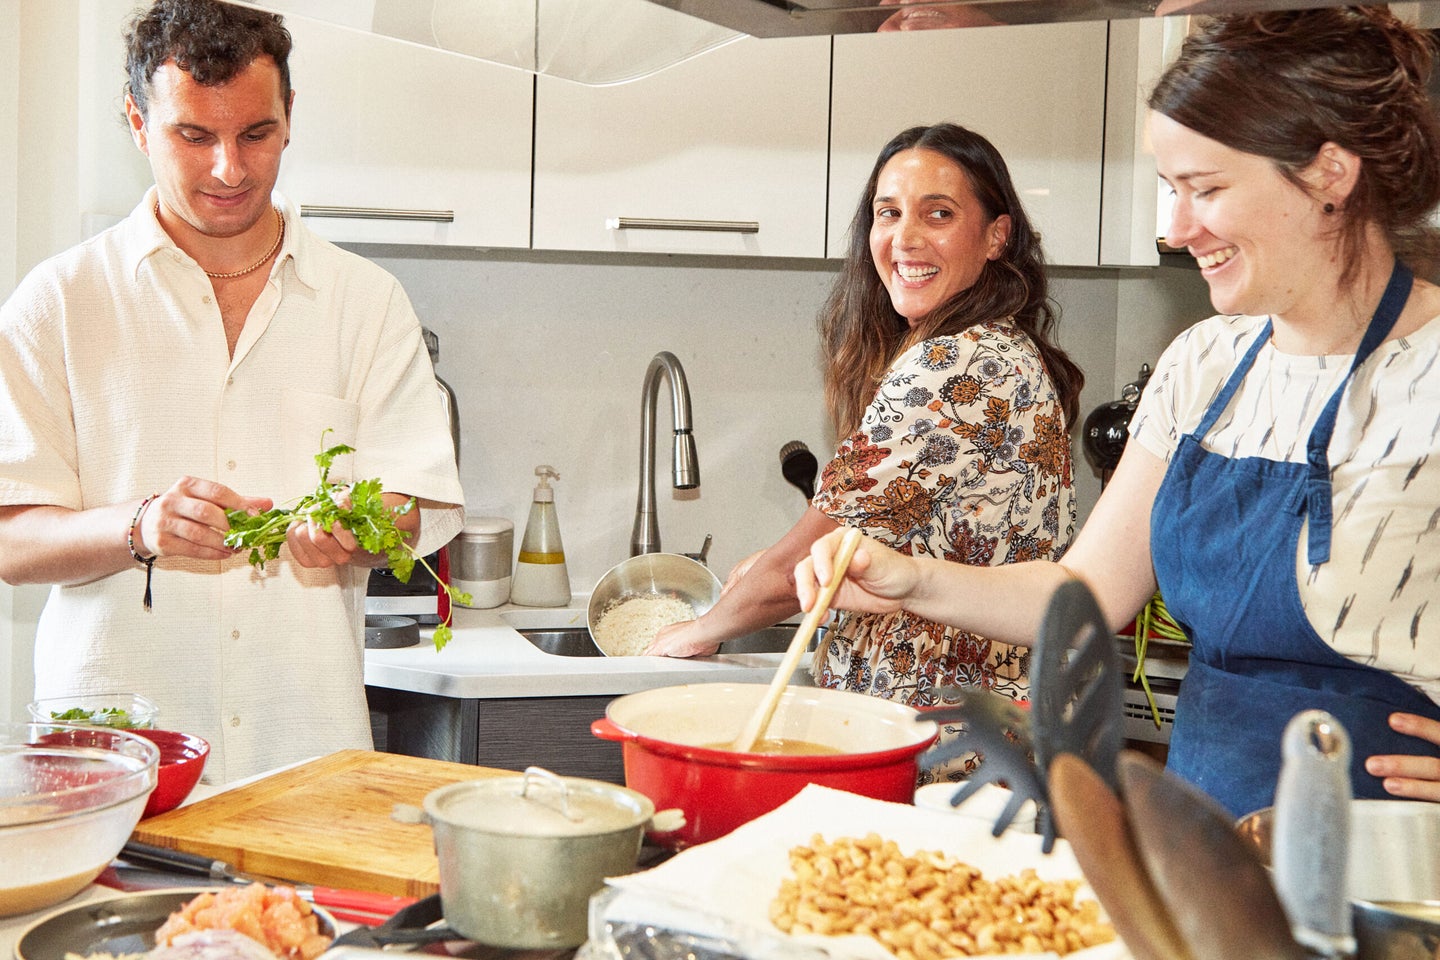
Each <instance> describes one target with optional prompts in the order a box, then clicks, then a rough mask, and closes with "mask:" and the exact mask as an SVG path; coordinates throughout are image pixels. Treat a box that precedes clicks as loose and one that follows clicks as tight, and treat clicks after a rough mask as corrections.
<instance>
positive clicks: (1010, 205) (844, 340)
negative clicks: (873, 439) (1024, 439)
mask: <svg viewBox="0 0 1440 960" xmlns="http://www.w3.org/2000/svg"><path fill="white" fill-rule="evenodd" d="M904 150H933V151H935V152H936V153H939V154H942V155H944V156H945V157H947V158H949V159H950V160H953V161H954V162H955V163H956V164H957V165H958V166H959V167H960V169H961V171H963V172H964V174H965V178H966V180H968V181H969V183H970V186H971V189H973V190H974V191H975V196H976V197H977V198H978V199H979V201H980V206H981V208H982V209H983V210H984V211H985V215H986V217H988V218H989V221H994V220H995V218H997V217H999V216H1001V215H1002V214H1003V215H1008V216H1009V217H1010V221H1011V223H1010V237H1009V239H1008V240H1007V241H1006V242H1005V246H1004V248H1003V249H1002V250H1001V253H1000V256H999V257H997V258H996V259H994V260H989V261H987V262H986V263H985V266H984V268H983V269H982V270H981V272H980V277H979V279H977V280H976V281H975V283H974V285H972V286H970V287H969V288H967V289H965V290H962V291H960V292H959V293H957V294H955V296H953V297H951V298H950V299H949V300H948V301H946V302H945V303H944V304H943V305H941V306H940V307H939V308H937V309H936V310H935V311H934V312H933V313H931V314H930V316H928V317H926V318H925V319H924V320H923V321H921V322H920V323H919V324H917V325H916V327H914V328H913V329H912V328H911V326H910V324H909V321H907V320H906V318H904V317H902V316H900V314H899V313H897V312H896V311H895V307H894V306H893V305H892V304H891V302H890V294H889V293H888V292H887V291H886V289H885V284H884V283H883V282H882V281H881V278H880V275H879V273H878V272H877V270H876V268H875V260H874V257H872V256H871V254H870V228H871V227H872V226H873V225H874V223H875V211H874V208H873V206H872V204H873V201H874V198H875V185H876V182H877V181H878V180H879V179H880V171H881V170H883V169H884V168H885V164H887V163H888V162H889V161H890V159H891V158H892V157H894V156H895V155H896V154H897V153H900V152H901V151H904ZM849 242H850V249H849V251H848V253H847V255H846V257H845V265H844V266H843V267H842V268H841V271H840V276H839V277H838V278H837V279H836V281H835V286H834V288H833V289H832V290H831V292H830V297H829V299H828V301H827V302H826V304H825V308H824V310H823V311H822V313H821V314H820V340H821V344H822V345H823V347H824V349H825V404H826V407H827V408H828V410H829V412H830V419H831V421H832V423H833V425H834V427H835V431H836V434H837V435H838V436H840V437H847V436H849V435H850V434H852V433H854V432H855V431H856V430H857V429H858V428H859V426H860V422H861V420H862V419H863V417H864V415H865V408H866V407H868V406H869V404H870V401H871V400H872V399H874V396H875V385H876V384H877V383H879V382H880V380H881V378H882V377H883V376H884V375H885V371H886V370H888V369H889V367H890V364H892V363H893V362H894V361H895V358H896V357H897V356H899V355H900V353H901V352H902V351H903V350H905V349H906V348H907V347H910V346H912V345H914V344H915V343H918V342H919V341H920V340H923V339H926V338H929V337H937V336H948V335H952V334H956V333H959V332H961V331H962V330H965V329H966V328H968V327H971V326H973V325H975V324H977V323H982V322H984V321H987V320H999V319H1002V318H1004V317H1013V318H1014V320H1015V325H1016V326H1018V327H1019V328H1020V329H1022V330H1024V331H1025V333H1026V334H1028V335H1029V337H1030V339H1031V340H1032V341H1034V343H1035V346H1036V348H1037V349H1039V351H1040V357H1041V359H1042V361H1043V362H1044V364H1045V369H1046V371H1047V372H1048V373H1049V374H1050V379H1051V380H1052V381H1054V383H1055V388H1056V390H1057V392H1058V393H1059V397H1060V406H1061V409H1063V410H1064V412H1065V423H1066V425H1067V429H1069V428H1072V427H1073V426H1074V424H1075V421H1076V417H1077V416H1078V413H1079V407H1080V388H1081V387H1082V386H1084V383H1085V376H1084V374H1082V373H1081V372H1080V368H1079V367H1077V366H1076V365H1075V364H1074V362H1072V361H1071V360H1070V358H1069V357H1068V356H1066V354H1065V351H1063V350H1061V349H1060V348H1059V347H1058V346H1057V345H1056V344H1055V342H1054V341H1053V340H1052V339H1051V338H1052V336H1053V333H1054V330H1055V324H1056V321H1057V317H1058V312H1059V311H1058V308H1057V307H1056V306H1055V305H1054V303H1053V302H1052V301H1051V300H1050V297H1049V293H1048V289H1047V287H1046V280H1045V255H1044V253H1043V252H1042V250H1041V247H1040V235H1039V234H1038V233H1037V232H1036V231H1035V228H1034V227H1033V226H1032V225H1031V223H1030V218H1029V217H1028V216H1026V215H1025V208H1024V207H1023V206H1022V205H1021V203H1020V198H1019V196H1017V195H1016V193H1015V185H1014V184H1013V183H1011V181H1010V171H1009V169H1008V168H1007V167H1006V166H1005V160H1004V158H1002V157H1001V156H1000V152H999V151H998V150H996V149H995V147H994V145H993V144H991V143H990V141H989V140H986V139H985V138H984V137H982V136H981V135H980V134H978V133H976V132H974V131H973V130H967V129H966V128H964V127H962V126H959V125H958V124H954V123H938V124H935V125H933V126H921V127H911V128H910V129H908V130H904V131H902V132H901V133H899V134H897V135H896V136H895V138H894V139H892V140H891V141H890V142H889V143H887V144H886V145H885V147H884V149H882V150H881V151H880V156H879V157H877V158H876V159H875V167H874V169H873V170H871V171H870V179H869V180H868V181H866V183H865V189H864V191H862V192H861V194H860V203H859V205H858V206H857V207H856V209H855V219H854V220H853V221H852V222H851V224H850V234H849Z"/></svg>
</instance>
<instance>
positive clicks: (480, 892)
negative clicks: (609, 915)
mask: <svg viewBox="0 0 1440 960" xmlns="http://www.w3.org/2000/svg"><path fill="white" fill-rule="evenodd" d="M394 817H395V819H397V820H403V821H406V822H410V823H427V824H429V825H430V828H431V830H432V831H433V833H434V840H435V854H436V857H437V858H438V859H439V861H440V900H441V904H442V907H443V909H444V914H445V919H446V921H447V922H448V923H449V925H450V926H451V927H452V928H453V929H454V930H455V931H456V932H457V933H459V934H461V935H462V936H464V937H466V938H468V939H471V940H475V941H478V942H480V943H485V944H489V945H492V946H499V947H512V948H525V949H529V948H543V947H557V948H558V947H573V946H578V945H579V944H581V943H583V942H584V940H585V936H586V921H587V913H588V910H589V903H590V897H591V895H592V894H594V893H596V892H597V891H599V890H600V889H601V888H603V887H604V885H605V878H606V877H613V876H619V875H621V874H626V873H631V872H633V871H634V870H635V865H636V860H637V858H638V856H639V853H640V843H641V840H642V839H643V836H644V833H645V829H646V827H647V826H649V824H650V822H651V820H652V819H653V818H654V817H655V806H654V804H653V803H651V802H650V800H649V799H648V798H647V797H645V796H644V795H643V794H640V793H637V792H636V791H634V790H630V789H627V788H625V787H621V786H617V785H615V784H611V783H605V782H602V781H599V780H586V779H581V778H578V777H560V776H556V775H555V774H553V773H551V772H550V771H548V770H543V769H541V768H539V767H530V768H528V769H526V771H525V772H524V773H523V774H516V775H514V776H503V777H493V778H487V779H480V780H466V781H462V782H460V783H452V784H449V785H448V786H444V787H440V788H439V789H437V790H433V791H431V792H430V793H429V794H427V795H426V796H425V800H424V809H423V810H421V809H420V808H417V807H412V806H407V805H404V804H401V805H397V806H396V808H395V812H394Z"/></svg>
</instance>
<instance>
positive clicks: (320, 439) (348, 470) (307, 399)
mask: <svg viewBox="0 0 1440 960" xmlns="http://www.w3.org/2000/svg"><path fill="white" fill-rule="evenodd" d="M359 427H360V405H359V404H358V403H353V402H351V401H349V400H345V399H343V398H341V397H332V396H330V395H328V394H324V393H314V392H311V391H307V390H295V389H285V390H283V391H281V395H280V428H281V431H280V432H281V436H282V437H283V440H282V442H281V449H282V450H283V451H284V461H283V462H282V464H281V469H280V474H281V480H282V482H283V484H284V486H285V491H284V497H285V498H291V497H300V496H303V495H304V494H306V493H309V492H310V491H312V490H314V489H315V485H316V484H317V483H319V481H320V467H319V465H318V464H316V462H315V457H316V455H317V454H319V453H321V452H323V451H325V450H328V449H330V448H331V447H334V446H336V445H338V444H347V445H349V446H352V447H353V446H354V445H355V438H356V436H357V435H358V433H359ZM354 460H355V458H354V456H352V455H349V454H347V455H345V456H340V457H336V458H335V461H334V463H332V464H331V466H330V482H331V483H348V482H350V481H352V480H354V479H355V477H354ZM277 502H278V501H277Z"/></svg>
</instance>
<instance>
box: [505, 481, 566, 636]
mask: <svg viewBox="0 0 1440 960" xmlns="http://www.w3.org/2000/svg"><path fill="white" fill-rule="evenodd" d="M535 476H537V477H539V478H540V482H539V483H537V484H535V497H534V499H533V500H532V501H531V503H530V519H529V520H528V521H527V522H526V524H525V537H524V539H523V540H521V541H520V556H519V558H518V562H517V563H516V564H515V579H514V580H513V581H511V584H510V602H511V603H518V604H522V605H524V606H527V607H563V606H564V605H565V604H567V603H569V602H570V574H569V572H568V571H567V570H566V569H565V548H564V547H563V546H561V544H560V523H559V520H558V519H557V518H556V516H555V491H554V490H553V489H551V487H550V481H551V480H559V479H560V474H558V473H556V472H555V468H554V467H551V466H548V465H544V464H542V465H541V466H538V467H536V468H535Z"/></svg>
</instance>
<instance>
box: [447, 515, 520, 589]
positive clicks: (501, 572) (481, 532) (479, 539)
mask: <svg viewBox="0 0 1440 960" xmlns="http://www.w3.org/2000/svg"><path fill="white" fill-rule="evenodd" d="M514 557H515V524H513V523H511V522H510V521H509V520H506V519H505V518H504V517H466V518H465V528H464V529H463V530H461V531H460V535H459V536H457V537H456V538H455V539H454V540H453V541H451V543H450V585H451V586H453V587H454V588H455V589H456V590H459V591H460V592H461V593H468V594H470V603H469V604H468V606H471V607H476V608H481V609H483V608H488V607H498V606H500V604H502V603H504V602H505V601H506V600H509V599H510V579H511V576H512V574H513V571H514Z"/></svg>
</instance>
